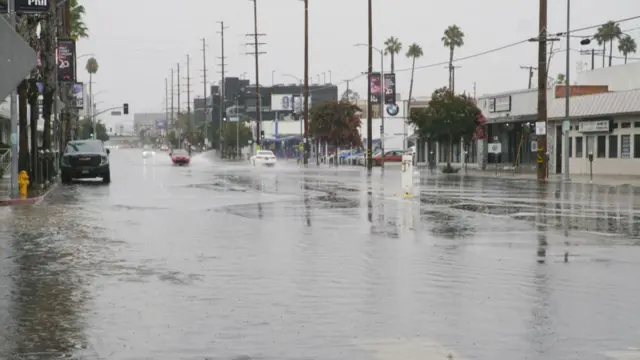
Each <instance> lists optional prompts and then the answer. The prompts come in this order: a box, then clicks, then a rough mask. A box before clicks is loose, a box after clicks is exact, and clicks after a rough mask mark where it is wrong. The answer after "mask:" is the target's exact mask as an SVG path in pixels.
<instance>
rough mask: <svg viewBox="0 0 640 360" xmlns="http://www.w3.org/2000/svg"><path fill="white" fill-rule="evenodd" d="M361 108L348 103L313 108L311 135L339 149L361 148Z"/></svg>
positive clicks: (326, 104)
mask: <svg viewBox="0 0 640 360" xmlns="http://www.w3.org/2000/svg"><path fill="white" fill-rule="evenodd" d="M360 111H361V110H360V108H359V107H358V106H356V105H354V104H351V103H349V102H348V101H344V100H343V101H328V102H325V103H322V104H320V105H315V106H313V108H311V113H310V116H309V135H311V136H312V137H313V138H314V139H315V140H316V141H320V142H324V141H326V142H327V143H328V144H331V145H335V146H339V147H360V146H362V138H361V136H360V126H361V124H362V121H361V120H360V117H359V116H358V112H360Z"/></svg>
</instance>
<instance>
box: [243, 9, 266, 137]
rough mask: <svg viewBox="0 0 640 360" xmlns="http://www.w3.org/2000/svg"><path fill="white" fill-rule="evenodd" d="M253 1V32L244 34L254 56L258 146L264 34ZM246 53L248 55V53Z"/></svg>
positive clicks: (260, 126) (260, 120) (260, 122)
mask: <svg viewBox="0 0 640 360" xmlns="http://www.w3.org/2000/svg"><path fill="white" fill-rule="evenodd" d="M249 1H252V2H253V34H246V36H251V37H253V43H247V45H253V53H249V54H250V55H253V56H255V61H256V64H255V65H256V141H255V143H256V145H257V146H258V147H259V146H260V129H261V128H262V114H261V112H262V107H261V105H262V101H261V96H260V76H259V74H260V61H259V57H260V55H262V54H265V52H261V51H260V46H261V45H265V44H264V43H260V42H258V37H260V36H264V35H265V34H260V33H258V0H249ZM249 54H248V55H249Z"/></svg>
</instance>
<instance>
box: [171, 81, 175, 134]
mask: <svg viewBox="0 0 640 360" xmlns="http://www.w3.org/2000/svg"><path fill="white" fill-rule="evenodd" d="M173 86H174V85H173V69H171V128H173V125H174V118H173V117H174V108H173V90H174V87H173ZM174 134H175V133H174Z"/></svg>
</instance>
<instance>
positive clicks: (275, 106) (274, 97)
mask: <svg viewBox="0 0 640 360" xmlns="http://www.w3.org/2000/svg"><path fill="white" fill-rule="evenodd" d="M271 111H293V96H292V95H283V94H271Z"/></svg>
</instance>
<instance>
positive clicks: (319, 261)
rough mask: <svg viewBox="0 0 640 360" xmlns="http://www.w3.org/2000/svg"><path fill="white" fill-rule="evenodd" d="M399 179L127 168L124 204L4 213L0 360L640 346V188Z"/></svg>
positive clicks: (442, 353)
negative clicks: (403, 190)
mask: <svg viewBox="0 0 640 360" xmlns="http://www.w3.org/2000/svg"><path fill="white" fill-rule="evenodd" d="M396 170H397V171H396ZM396 170H394V168H389V169H388V170H387V171H386V172H385V174H384V176H382V175H381V173H380V172H378V171H374V173H373V174H372V175H370V176H367V174H365V173H364V172H363V171H362V169H358V168H356V169H354V168H347V167H344V168H339V169H327V168H316V167H314V166H313V167H310V168H308V169H305V170H302V169H299V168H297V167H296V165H295V164H290V165H289V164H279V165H278V167H276V168H274V169H260V168H254V167H251V166H247V165H246V164H228V163H220V162H215V161H213V160H212V158H211V156H209V155H208V154H202V155H198V156H196V157H195V158H194V160H193V163H192V165H191V166H189V167H174V166H172V165H171V163H170V161H169V159H168V157H167V156H165V155H164V154H162V153H159V154H158V155H157V156H156V157H155V158H150V159H146V160H144V159H142V157H141V156H140V154H139V151H134V150H116V151H114V152H113V153H112V179H113V183H112V184H111V185H110V186H103V185H101V184H98V183H78V184H74V185H71V186H66V187H62V188H59V189H58V190H57V191H56V192H55V193H54V194H53V196H51V197H50V198H48V199H47V200H46V201H45V203H43V204H41V205H39V206H32V207H23V208H14V209H0V211H1V212H2V220H0V231H1V233H0V247H1V249H2V254H1V262H0V270H1V271H2V275H3V276H2V277H1V278H0V294H2V297H1V298H0V321H2V324H3V325H4V326H3V327H0V358H10V357H11V356H17V355H19V356H20V357H18V358H25V359H28V358H34V359H49V358H55V357H54V356H61V355H67V356H75V357H77V358H81V359H93V358H96V359H204V358H209V359H234V358H246V359H248V358H249V357H251V358H255V359H307V358H308V359H409V360H411V359H432V358H433V359H445V358H446V356H447V355H449V354H452V355H453V356H454V358H456V359H460V358H462V359H464V358H467V359H491V358H518V359H522V358H535V359H537V358H540V359H605V358H608V356H612V357H615V356H619V357H620V358H622V355H620V354H623V355H628V353H629V351H630V350H628V348H630V347H633V346H638V338H639V336H638V335H639V334H640V330H639V326H640V315H638V314H637V311H635V310H636V306H635V305H636V303H637V299H638V298H639V297H640V286H639V285H637V282H635V281H634V280H633V279H634V275H635V273H637V272H638V270H640V264H639V262H640V260H639V259H640V256H639V255H640V251H639V249H638V245H639V239H640V235H639V233H640V225H638V224H639V222H638V214H639V210H638V204H637V199H636V189H634V188H631V187H597V186H592V185H578V184H575V185H566V187H564V186H562V185H561V184H557V185H556V184H550V185H547V186H538V185H537V184H535V183H532V182H528V181H523V180H499V179H487V178H482V179H474V178H466V179H460V178H446V177H429V176H427V175H426V174H422V175H423V176H422V177H421V181H420V189H421V196H420V197H418V198H416V199H414V200H413V201H411V200H403V199H401V198H400V197H399V196H398V195H399V193H400V175H399V169H396ZM565 258H566V260H565ZM616 354H617V355H616Z"/></svg>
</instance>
